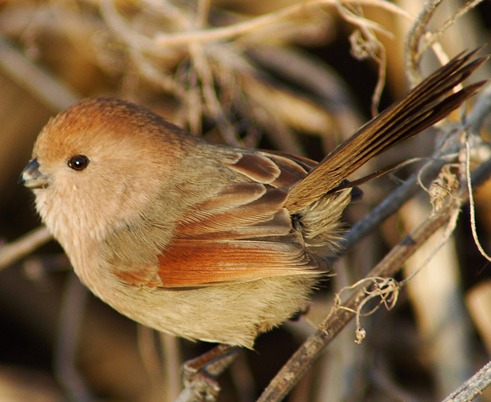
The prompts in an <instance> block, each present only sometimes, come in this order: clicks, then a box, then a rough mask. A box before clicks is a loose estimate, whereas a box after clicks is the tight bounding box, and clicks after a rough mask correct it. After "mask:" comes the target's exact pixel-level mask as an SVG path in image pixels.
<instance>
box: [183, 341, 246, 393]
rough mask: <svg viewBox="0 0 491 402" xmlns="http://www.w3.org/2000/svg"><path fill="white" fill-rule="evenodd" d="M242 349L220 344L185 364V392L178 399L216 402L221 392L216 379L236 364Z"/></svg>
mask: <svg viewBox="0 0 491 402" xmlns="http://www.w3.org/2000/svg"><path fill="white" fill-rule="evenodd" d="M241 350H242V349H241V348H239V347H237V346H230V345H224V344H220V345H218V346H215V347H214V348H213V349H211V350H210V351H208V352H206V353H204V354H203V355H201V356H199V357H197V358H195V359H192V360H188V361H187V362H185V363H184V365H183V367H182V370H183V373H182V374H183V381H184V387H185V388H184V390H183V391H182V393H181V395H180V396H179V398H178V399H177V401H178V402H184V401H188V400H189V401H191V400H192V401H215V400H216V399H217V398H218V394H219V392H220V386H219V385H218V382H217V381H216V378H217V377H218V376H219V375H220V374H222V373H223V372H224V371H225V370H226V369H227V368H228V367H229V366H230V364H232V363H233V362H234V360H235V359H236V357H237V356H238V354H239V352H240V351H241Z"/></svg>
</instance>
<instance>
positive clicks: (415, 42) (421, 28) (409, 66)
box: [405, 0, 442, 86]
mask: <svg viewBox="0 0 491 402" xmlns="http://www.w3.org/2000/svg"><path fill="white" fill-rule="evenodd" d="M441 2H442V0H427V1H426V2H425V6H424V7H423V9H422V10H421V13H420V14H419V15H418V17H417V18H416V20H415V21H414V24H413V26H412V27H411V29H410V30H409V33H408V36H407V41H406V52H405V53H406V71H407V76H408V78H409V82H410V83H411V86H414V85H415V84H416V83H418V82H419V81H421V74H420V72H419V61H420V58H421V53H420V51H419V41H420V39H421V37H422V36H423V34H424V32H425V30H426V27H427V26H428V24H429V22H430V19H431V17H432V16H433V14H434V12H435V10H436V8H437V7H438V6H439V5H440V3H441Z"/></svg>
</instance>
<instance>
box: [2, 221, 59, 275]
mask: <svg viewBox="0 0 491 402" xmlns="http://www.w3.org/2000/svg"><path fill="white" fill-rule="evenodd" d="M51 239H52V236H51V234H50V233H49V232H48V229H46V227H44V226H40V227H38V228H36V229H34V230H32V231H31V232H29V233H27V234H25V235H24V236H22V237H20V238H19V239H17V240H16V241H14V242H12V243H9V244H6V245H5V246H3V247H1V248H0V270H2V269H3V268H6V267H8V266H9V265H10V264H13V263H14V262H15V261H17V260H19V259H21V258H23V257H25V256H27V255H28V254H30V253H32V252H33V251H34V250H36V249H37V248H39V247H41V246H42V245H43V244H45V243H47V242H48V241H49V240H51Z"/></svg>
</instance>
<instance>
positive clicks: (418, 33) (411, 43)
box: [406, 0, 482, 86]
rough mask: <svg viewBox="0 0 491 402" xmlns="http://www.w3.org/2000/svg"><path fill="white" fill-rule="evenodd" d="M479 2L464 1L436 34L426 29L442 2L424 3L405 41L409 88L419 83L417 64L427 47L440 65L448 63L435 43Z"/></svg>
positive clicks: (427, 0) (419, 74) (440, 0)
mask: <svg viewBox="0 0 491 402" xmlns="http://www.w3.org/2000/svg"><path fill="white" fill-rule="evenodd" d="M481 1H482V0H468V1H466V2H465V3H464V5H462V6H461V7H460V8H459V9H458V10H457V11H456V12H455V13H454V15H452V17H450V18H449V19H448V20H447V21H446V22H445V23H444V24H443V25H442V26H441V28H440V29H438V31H436V32H427V27H428V24H429V23H430V20H431V18H432V17H433V14H434V13H435V11H436V9H437V8H438V6H439V5H440V4H441V3H442V0H426V1H425V5H424V7H423V9H422V10H421V13H420V14H419V15H418V17H417V18H416V20H415V21H414V24H413V25H412V27H411V29H410V30H409V33H408V35H407V41H406V71H407V76H408V79H409V82H410V83H411V86H414V85H416V84H417V83H418V82H420V81H421V73H420V70H419V62H420V60H421V57H422V55H423V53H424V52H425V51H426V50H427V49H428V48H429V47H433V50H434V51H435V52H436V53H437V55H438V56H439V59H440V61H442V62H443V63H442V64H444V63H446V62H447V61H448V58H447V57H446V56H445V55H444V52H443V50H442V49H441V48H440V46H439V45H438V43H437V41H438V39H439V38H440V37H441V36H442V35H443V33H444V32H445V31H446V30H447V29H448V28H449V27H450V26H452V25H453V24H454V23H455V21H457V19H459V18H460V17H462V16H463V15H464V14H466V13H467V12H468V11H469V10H471V9H472V8H474V7H476V6H477V5H478V4H479V3H480V2H481ZM421 38H424V39H425V40H424V42H423V43H420V41H421Z"/></svg>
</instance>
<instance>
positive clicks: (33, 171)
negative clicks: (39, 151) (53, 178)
mask: <svg viewBox="0 0 491 402" xmlns="http://www.w3.org/2000/svg"><path fill="white" fill-rule="evenodd" d="M19 184H22V185H24V186H26V187H27V188H30V189H35V188H46V187H48V184H49V180H48V176H46V175H44V174H42V173H41V172H40V171H39V162H38V161H37V159H31V160H30V161H29V163H28V164H27V165H26V167H25V168H24V170H23V171H22V174H21V175H20V177H19Z"/></svg>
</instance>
